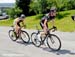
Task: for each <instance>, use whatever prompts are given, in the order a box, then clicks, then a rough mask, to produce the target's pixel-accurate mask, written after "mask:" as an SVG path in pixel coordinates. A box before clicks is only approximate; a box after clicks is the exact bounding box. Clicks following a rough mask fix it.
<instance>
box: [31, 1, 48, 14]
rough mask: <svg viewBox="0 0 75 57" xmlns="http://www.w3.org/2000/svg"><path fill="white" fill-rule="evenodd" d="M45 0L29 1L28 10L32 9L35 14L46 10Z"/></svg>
mask: <svg viewBox="0 0 75 57" xmlns="http://www.w3.org/2000/svg"><path fill="white" fill-rule="evenodd" d="M46 7H47V1H46V0H32V1H31V3H30V11H32V10H33V11H34V12H35V13H36V14H41V13H44V12H46Z"/></svg>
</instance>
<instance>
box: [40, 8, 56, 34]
mask: <svg viewBox="0 0 75 57" xmlns="http://www.w3.org/2000/svg"><path fill="white" fill-rule="evenodd" d="M55 16H56V8H55V7H51V9H50V12H49V13H48V14H46V15H45V16H44V17H43V18H42V19H41V21H40V26H41V27H42V29H43V31H44V32H41V35H42V34H43V35H46V34H47V30H48V24H47V23H48V22H49V21H52V25H53V28H56V27H55V26H54V19H55Z"/></svg>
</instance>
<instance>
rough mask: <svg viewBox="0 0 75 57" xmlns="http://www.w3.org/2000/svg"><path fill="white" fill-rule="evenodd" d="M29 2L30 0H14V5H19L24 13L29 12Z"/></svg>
mask: <svg viewBox="0 0 75 57" xmlns="http://www.w3.org/2000/svg"><path fill="white" fill-rule="evenodd" d="M29 4H30V0H16V7H19V8H20V9H21V10H22V13H23V14H25V15H28V14H29Z"/></svg>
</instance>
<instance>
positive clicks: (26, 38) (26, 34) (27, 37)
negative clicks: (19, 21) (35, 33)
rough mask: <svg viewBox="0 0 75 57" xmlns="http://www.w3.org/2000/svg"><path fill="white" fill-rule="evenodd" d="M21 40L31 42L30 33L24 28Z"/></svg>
mask: <svg viewBox="0 0 75 57" xmlns="http://www.w3.org/2000/svg"><path fill="white" fill-rule="evenodd" d="M22 35H23V36H24V37H23V36H22ZM21 40H22V41H23V42H24V43H29V41H30V37H29V34H28V33H27V32H26V31H23V30H22V34H21Z"/></svg>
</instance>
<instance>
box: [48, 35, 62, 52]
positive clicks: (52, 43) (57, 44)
mask: <svg viewBox="0 0 75 57" xmlns="http://www.w3.org/2000/svg"><path fill="white" fill-rule="evenodd" d="M47 45H48V47H49V48H50V49H52V50H53V51H58V50H60V48H61V41H60V39H59V37H58V36H56V35H54V34H50V36H49V37H47Z"/></svg>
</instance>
